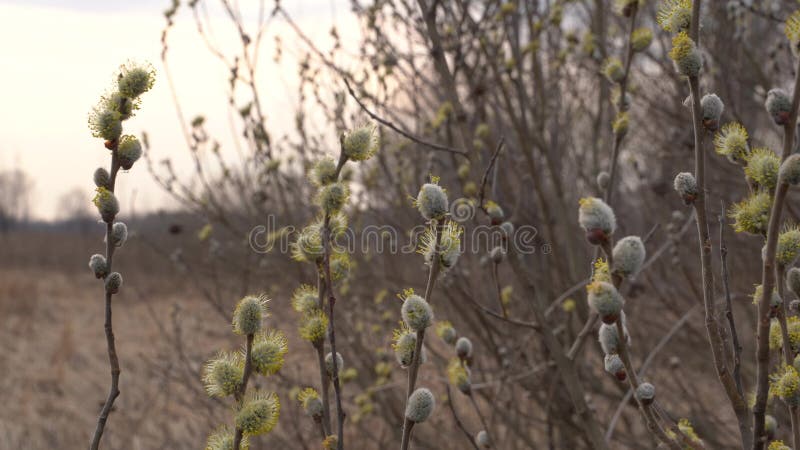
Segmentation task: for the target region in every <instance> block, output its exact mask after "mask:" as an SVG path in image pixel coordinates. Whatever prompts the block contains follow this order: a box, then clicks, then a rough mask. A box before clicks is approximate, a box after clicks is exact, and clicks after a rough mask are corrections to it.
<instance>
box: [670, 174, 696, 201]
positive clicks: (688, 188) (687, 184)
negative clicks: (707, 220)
mask: <svg viewBox="0 0 800 450" xmlns="http://www.w3.org/2000/svg"><path fill="white" fill-rule="evenodd" d="M673 185H674V187H675V190H676V191H677V192H678V194H679V195H680V196H681V199H682V200H683V203H684V204H686V205H691V204H692V203H694V200H695V199H696V198H697V181H696V180H695V179H694V175H692V174H691V173H689V172H681V173H679V174H677V175H675V181H674V182H673Z"/></svg>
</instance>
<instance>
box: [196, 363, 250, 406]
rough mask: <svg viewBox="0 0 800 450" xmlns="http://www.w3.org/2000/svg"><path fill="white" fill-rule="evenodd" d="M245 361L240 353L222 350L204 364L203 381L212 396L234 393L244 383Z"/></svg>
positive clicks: (224, 395)
mask: <svg viewBox="0 0 800 450" xmlns="http://www.w3.org/2000/svg"><path fill="white" fill-rule="evenodd" d="M243 366H244V363H243V362H242V358H241V355H240V354H239V353H224V352H220V353H219V354H218V355H217V356H216V357H215V358H214V359H211V360H210V361H208V362H207V363H206V365H205V366H203V383H204V384H205V388H206V392H207V393H208V395H209V396H211V397H226V396H228V395H233V394H234V393H236V392H237V391H238V390H239V387H240V386H241V385H242V375H243V372H244V367H243Z"/></svg>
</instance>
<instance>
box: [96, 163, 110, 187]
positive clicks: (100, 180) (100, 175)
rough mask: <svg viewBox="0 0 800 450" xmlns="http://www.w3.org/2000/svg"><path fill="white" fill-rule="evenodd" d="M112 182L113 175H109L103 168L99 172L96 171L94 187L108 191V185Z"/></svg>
mask: <svg viewBox="0 0 800 450" xmlns="http://www.w3.org/2000/svg"><path fill="white" fill-rule="evenodd" d="M110 182H111V175H109V174H108V171H107V170H106V169H104V168H102V167H98V168H97V170H95V171H94V185H95V186H97V187H99V188H100V187H101V188H106V189H108V185H109V183H110Z"/></svg>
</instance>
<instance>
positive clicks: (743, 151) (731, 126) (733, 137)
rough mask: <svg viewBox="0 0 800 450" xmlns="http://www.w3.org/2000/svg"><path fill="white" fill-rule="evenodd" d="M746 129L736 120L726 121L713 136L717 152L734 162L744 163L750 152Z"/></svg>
mask: <svg viewBox="0 0 800 450" xmlns="http://www.w3.org/2000/svg"><path fill="white" fill-rule="evenodd" d="M748 138H749V136H748V134H747V130H746V129H745V128H744V127H743V126H742V125H741V124H738V123H736V122H731V123H726V124H725V125H723V126H722V129H721V130H720V131H719V133H717V135H716V136H715V137H714V147H715V149H716V150H717V153H719V154H720V155H723V156H725V157H726V158H728V161H730V162H732V163H734V164H742V165H743V164H744V163H745V162H746V161H747V155H748V154H750V145H749V144H748V143H747V140H748Z"/></svg>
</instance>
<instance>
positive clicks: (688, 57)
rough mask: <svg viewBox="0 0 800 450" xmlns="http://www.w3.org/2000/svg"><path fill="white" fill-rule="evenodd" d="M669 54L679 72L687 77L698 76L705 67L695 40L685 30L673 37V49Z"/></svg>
mask: <svg viewBox="0 0 800 450" xmlns="http://www.w3.org/2000/svg"><path fill="white" fill-rule="evenodd" d="M669 56H670V58H672V61H673V62H674V63H675V69H676V70H677V71H678V73H680V74H681V75H685V76H687V77H696V76H697V75H698V74H699V73H700V69H701V68H702V67H703V59H702V57H701V56H700V51H699V50H697V46H696V45H695V43H694V41H692V39H691V38H689V35H688V34H687V33H686V32H685V31H682V32H680V33H678V34H677V35H675V37H673V38H672V50H670V52H669Z"/></svg>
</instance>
